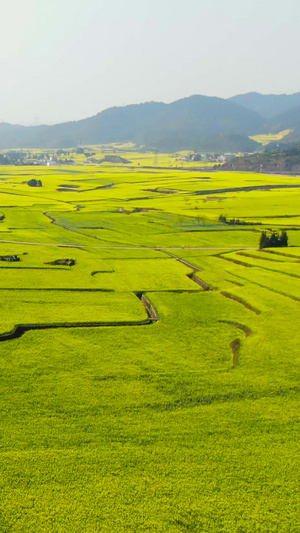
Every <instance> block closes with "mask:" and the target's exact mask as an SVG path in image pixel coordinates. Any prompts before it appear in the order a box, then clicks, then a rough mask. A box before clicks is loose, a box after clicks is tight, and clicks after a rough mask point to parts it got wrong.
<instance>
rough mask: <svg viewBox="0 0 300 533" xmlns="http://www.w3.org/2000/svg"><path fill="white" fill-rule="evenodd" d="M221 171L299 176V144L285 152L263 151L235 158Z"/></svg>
mask: <svg viewBox="0 0 300 533" xmlns="http://www.w3.org/2000/svg"><path fill="white" fill-rule="evenodd" d="M222 170H237V171H242V172H266V173H278V174H300V144H299V145H295V146H292V147H290V148H287V149H285V150H276V151H265V152H262V153H256V154H249V155H247V156H245V157H237V158H235V159H233V160H232V161H230V162H228V163H226V164H225V165H223V166H222Z"/></svg>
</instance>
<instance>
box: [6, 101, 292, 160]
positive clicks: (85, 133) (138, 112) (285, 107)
mask: <svg viewBox="0 0 300 533" xmlns="http://www.w3.org/2000/svg"><path fill="white" fill-rule="evenodd" d="M288 129H290V130H294V131H293V132H292V133H291V134H289V135H287V136H285V137H284V139H282V140H281V141H276V143H275V144H276V146H277V147H278V146H287V145H289V144H292V143H295V142H298V140H299V139H300V93H295V94H291V95H286V94H285V95H274V94H271V95H262V94H259V93H248V94H244V95H238V96H234V97H232V98H229V99H227V100H226V99H223V98H216V97H209V96H201V95H194V96H190V97H188V98H182V99H181V100H177V101H176V102H172V103H171V104H164V103H162V102H147V103H144V104H138V105H128V106H125V107H112V108H109V109H106V110H104V111H102V112H100V113H98V114H97V115H95V116H93V117H89V118H86V119H83V120H78V121H74V122H65V123H63V124H56V125H54V126H47V125H44V126H30V127H26V126H19V125H12V124H7V123H0V148H1V149H12V148H17V149H18V148H70V147H73V146H78V145H84V144H85V145H91V144H106V143H114V142H122V143H124V142H133V143H136V144H137V145H138V146H143V147H144V148H146V149H153V150H158V151H166V152H175V151H178V150H194V151H208V152H220V151H222V152H236V153H237V152H252V151H257V150H259V149H260V148H261V144H260V142H255V141H256V140H257V141H259V137H257V139H254V140H253V139H249V136H257V135H258V134H264V135H265V134H269V133H273V134H274V133H276V134H277V133H278V132H281V131H282V130H288ZM275 144H274V146H275Z"/></svg>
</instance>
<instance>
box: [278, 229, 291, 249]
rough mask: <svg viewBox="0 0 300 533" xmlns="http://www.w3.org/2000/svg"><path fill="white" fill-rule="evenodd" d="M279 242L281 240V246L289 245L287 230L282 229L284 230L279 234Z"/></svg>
mask: <svg viewBox="0 0 300 533" xmlns="http://www.w3.org/2000/svg"><path fill="white" fill-rule="evenodd" d="M280 242H281V246H288V245H289V240H288V236H287V232H286V231H284V230H283V231H282V232H281V235H280Z"/></svg>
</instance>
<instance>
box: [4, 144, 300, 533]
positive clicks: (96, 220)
mask: <svg viewBox="0 0 300 533" xmlns="http://www.w3.org/2000/svg"><path fill="white" fill-rule="evenodd" d="M92 148H95V147H92ZM122 149H123V151H124V150H125V157H128V159H131V160H132V162H133V163H132V165H131V166H130V165H126V166H123V167H122V166H120V165H114V164H112V163H110V164H102V165H101V166H100V165H98V166H97V165H96V164H95V165H90V166H84V165H83V159H82V160H81V159H80V157H81V156H80V155H78V159H77V166H72V167H67V166H64V167H63V168H62V167H38V166H37V167H33V166H24V167H21V166H20V167H8V166H3V167H1V168H0V217H1V218H2V220H1V221H0V250H1V251H0V294H1V304H0V367H1V374H0V376H1V377H0V380H1V384H0V409H1V411H0V412H1V418H0V473H1V475H0V484H1V499H0V533H66V532H72V533H96V532H107V533H138V532H153V533H181V532H188V531H191V532H197V533H298V531H299V528H300V521H299V496H300V494H299V492H300V491H299V466H300V465H299V462H300V461H299V458H300V453H299V452H300V444H299V399H300V397H299V394H300V384H299V370H300V347H299V344H300V343H299V340H300V337H299V306H300V177H297V176H282V175H264V174H252V173H229V172H222V171H219V172H216V171H214V170H212V169H211V168H210V167H209V166H207V169H205V171H204V170H202V171H201V172H200V171H195V170H192V169H190V168H189V167H190V166H191V164H190V163H188V164H186V166H185V165H180V166H183V167H184V168H183V169H179V168H176V166H178V165H179V163H178V161H177V159H178V156H177V158H175V156H170V155H168V154H164V155H162V156H160V155H158V159H159V158H161V164H160V166H161V167H163V166H166V167H169V168H166V169H163V168H160V169H159V168H154V167H151V165H153V161H152V160H153V156H151V157H152V160H151V158H150V156H149V154H144V155H142V156H141V155H140V156H139V157H140V159H139V158H138V155H137V154H135V152H133V150H134V146H131V145H126V146H122ZM127 149H128V153H127V152H126V150H127ZM100 153H102V152H101V151H100V149H99V154H100ZM122 155H124V153H123V152H122ZM139 164H140V165H144V166H146V165H149V168H148V169H145V168H143V169H142V168H138V165H139ZM156 166H157V165H156ZM31 178H36V179H38V180H41V181H42V187H30V186H29V185H28V183H27V181H28V180H29V179H31ZM220 215H222V216H223V217H226V220H227V221H229V220H231V219H235V220H237V219H238V220H239V222H240V223H239V224H238V225H237V224H228V223H224V222H220V218H219V217H220ZM262 230H264V231H271V230H273V231H278V232H280V231H281V230H286V231H287V234H288V238H289V247H288V248H276V249H275V248H272V249H264V250H261V251H260V250H259V249H258V243H259V238H260V233H261V231H262ZM9 258H10V259H12V258H15V259H16V258H17V259H19V260H17V261H8V259H9ZM67 260H68V261H67ZM70 260H73V261H72V262H71V263H72V264H71V265H70Z"/></svg>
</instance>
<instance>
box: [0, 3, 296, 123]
mask: <svg viewBox="0 0 300 533" xmlns="http://www.w3.org/2000/svg"><path fill="white" fill-rule="evenodd" d="M1 7H2V10H1V31H0V68H1V90H0V121H6V122H11V123H19V124H26V125H27V124H54V123H58V122H65V121H69V120H78V119H81V118H86V117H88V116H92V115H95V114H96V113H98V112H100V111H102V110H103V109H106V108H108V107H112V106H123V105H128V104H133V103H141V102H146V101H161V102H167V103H168V102H172V101H175V100H178V99H179V98H184V97H186V96H190V95H192V94H204V95H208V96H219V97H222V98H228V97H230V96H233V95H235V94H241V93H246V92H250V91H257V92H261V93H265V94H269V93H275V94H281V93H295V92H299V91H300V76H299V72H300V54H299V49H300V31H299V20H300V2H299V0H285V2H276V0H260V1H258V0H242V1H241V0H226V1H224V0H209V1H208V0H205V1H203V0H185V1H183V0H181V1H178V0H126V1H125V0H2V6H1Z"/></svg>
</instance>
